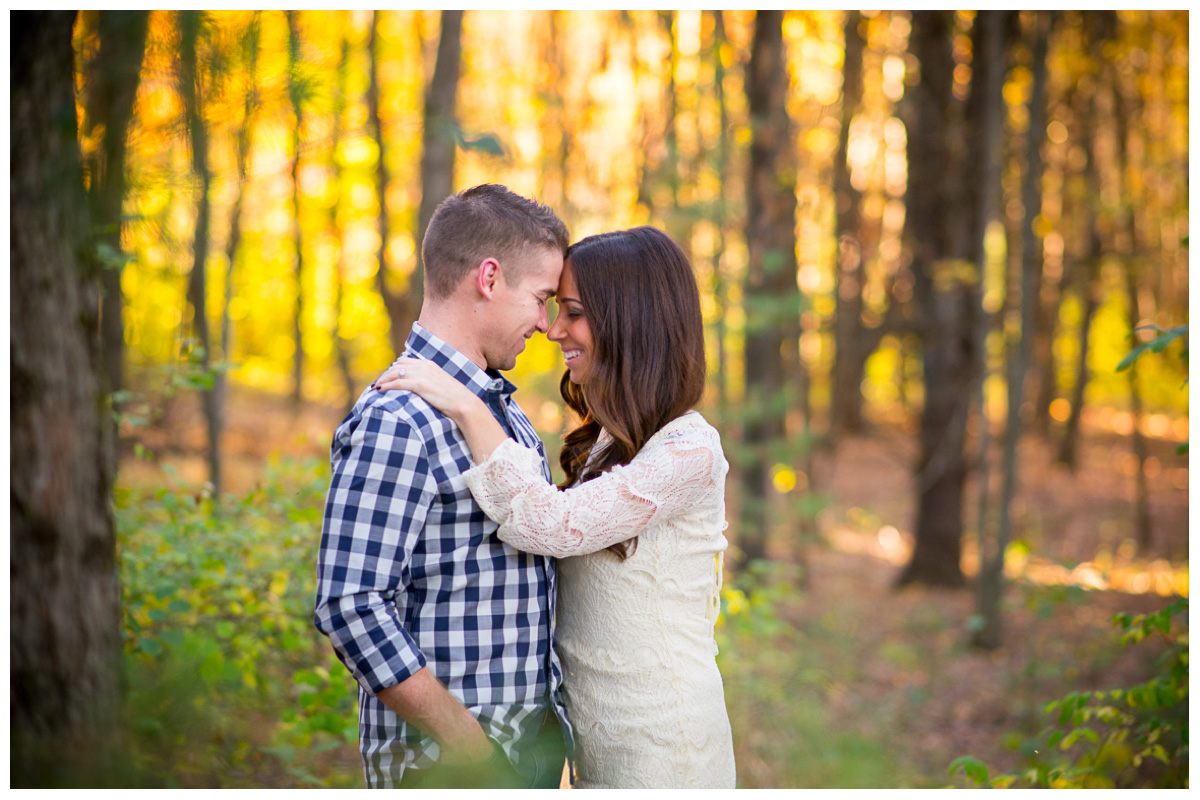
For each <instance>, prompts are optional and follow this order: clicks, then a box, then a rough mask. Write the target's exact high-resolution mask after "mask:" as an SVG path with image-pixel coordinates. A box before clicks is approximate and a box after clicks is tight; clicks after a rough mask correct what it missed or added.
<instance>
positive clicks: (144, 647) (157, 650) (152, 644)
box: [138, 636, 163, 656]
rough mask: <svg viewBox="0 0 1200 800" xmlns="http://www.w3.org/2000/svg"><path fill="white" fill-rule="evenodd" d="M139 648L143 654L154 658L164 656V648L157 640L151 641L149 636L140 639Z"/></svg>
mask: <svg viewBox="0 0 1200 800" xmlns="http://www.w3.org/2000/svg"><path fill="white" fill-rule="evenodd" d="M138 648H140V649H141V651H142V652H143V653H149V654H150V655H152V656H157V655H162V651H163V646H162V644H161V643H160V642H159V641H158V640H157V639H151V638H150V637H148V636H143V637H142V638H141V639H138Z"/></svg>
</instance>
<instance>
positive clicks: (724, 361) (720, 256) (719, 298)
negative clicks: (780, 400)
mask: <svg viewBox="0 0 1200 800" xmlns="http://www.w3.org/2000/svg"><path fill="white" fill-rule="evenodd" d="M705 13H707V14H711V15H712V19H713V41H712V52H711V54H710V58H712V61H713V84H714V88H715V91H716V94H717V115H718V119H719V124H718V126H717V182H718V185H720V186H722V187H724V186H727V185H728V181H727V178H728V175H729V109H728V107H727V105H726V101H725V62H724V61H723V60H722V57H721V51H722V50H723V49H724V47H725V46H726V44H727V43H728V41H729V40H728V37H727V36H726V34H725V14H724V12H723V11H707V12H705ZM715 203H716V213H715V215H714V220H713V222H714V225H715V227H716V234H717V243H716V247H715V249H714V252H713V263H712V270H713V296H714V298H715V299H716V303H717V319H716V331H715V334H714V336H715V338H716V340H717V341H716V344H717V375H716V380H717V410H718V416H719V417H720V419H721V421H722V422H726V421H727V420H728V417H729V356H728V353H727V352H726V349H725V338H726V336H727V331H726V327H725V312H726V309H728V308H729V290H728V288H727V286H726V284H725V271H724V260H725V224H726V222H727V221H728V218H729V209H728V207H727V204H726V202H725V199H724V197H723V196H721V197H718V198H716V200H715Z"/></svg>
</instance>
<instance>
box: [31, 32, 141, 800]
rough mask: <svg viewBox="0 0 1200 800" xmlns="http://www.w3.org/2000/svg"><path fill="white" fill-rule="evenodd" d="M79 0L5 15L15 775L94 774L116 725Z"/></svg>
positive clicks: (116, 667) (59, 777) (116, 636)
mask: <svg viewBox="0 0 1200 800" xmlns="http://www.w3.org/2000/svg"><path fill="white" fill-rule="evenodd" d="M74 20H75V12H74V11H49V12H47V11H36V12H24V11H14V12H12V13H11V15H10V18H9V23H10V26H11V30H10V36H11V38H10V42H11V55H10V66H11V76H10V90H11V101H10V102H11V112H12V115H11V127H10V142H9V145H10V148H9V155H10V157H11V169H10V179H11V182H10V189H9V191H10V201H11V203H10V219H9V222H10V234H11V251H10V256H11V271H10V274H9V289H10V292H11V298H10V307H9V311H10V321H9V325H10V327H9V334H10V350H9V355H10V364H9V371H10V389H9V400H10V428H9V431H10V442H9V445H10V459H11V464H12V467H13V468H12V471H11V476H10V484H9V494H10V512H11V516H10V533H9V546H10V553H9V561H10V581H11V583H10V594H9V599H10V609H9V691H10V699H9V719H10V725H11V731H10V733H11V736H12V741H11V744H10V754H11V756H12V767H11V773H10V775H9V778H10V781H11V783H12V785H13V786H14V787H39V786H40V787H44V786H54V785H58V786H71V785H83V786H89V785H90V786H96V785H100V783H101V781H100V779H99V778H98V777H97V776H96V774H94V773H90V772H89V766H97V765H99V766H101V767H103V766H106V765H107V764H108V763H110V761H111V760H110V758H109V754H110V752H111V749H112V748H114V747H115V746H116V745H118V744H119V743H120V741H121V738H122V735H121V727H120V725H119V724H117V720H118V719H119V706H120V692H121V690H120V657H121V609H120V582H119V577H118V572H117V549H116V532H115V529H114V524H113V516H112V507H111V502H112V480H113V473H114V467H115V454H114V452H113V448H112V427H111V425H110V424H109V420H108V416H107V405H106V403H105V398H104V378H103V375H102V355H101V341H100V336H99V320H98V319H97V314H96V311H97V309H98V308H99V301H100V291H99V282H100V276H99V269H98V265H97V264H96V263H94V262H91V263H89V262H84V261H83V260H81V254H84V253H86V252H88V250H89V247H88V246H89V243H90V236H89V234H90V230H89V226H90V221H89V218H88V203H87V197H86V194H85V192H84V188H83V172H82V160H81V155H80V152H79V144H78V139H77V128H76V115H75V86H74V52H73V50H72V42H71V37H72V34H71V31H72V25H73V23H74Z"/></svg>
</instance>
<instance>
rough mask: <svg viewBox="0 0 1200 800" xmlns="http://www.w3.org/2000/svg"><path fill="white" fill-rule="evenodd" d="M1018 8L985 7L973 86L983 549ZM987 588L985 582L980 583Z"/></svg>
mask: <svg viewBox="0 0 1200 800" xmlns="http://www.w3.org/2000/svg"><path fill="white" fill-rule="evenodd" d="M1009 13H1012V12H1007V11H1004V12H1000V11H980V12H979V13H978V16H977V17H976V28H974V31H973V40H974V41H973V53H974V59H973V61H972V88H971V101H970V106H968V112H967V113H968V116H970V119H971V120H972V121H974V120H978V122H979V128H980V130H978V131H977V133H976V136H974V138H973V142H974V143H976V146H977V148H978V150H977V151H976V155H973V156H972V161H973V162H974V163H978V164H980V166H982V169H983V176H982V182H980V190H979V206H978V213H979V217H978V223H977V225H978V227H977V228H976V230H974V236H973V237H972V242H971V245H972V247H973V251H974V264H976V271H977V272H978V275H979V287H980V288H979V303H980V305H979V311H978V313H979V325H978V326H977V327H976V331H977V337H976V348H977V351H978V355H979V361H978V371H977V374H978V377H977V379H976V383H974V390H973V391H974V393H976V397H977V398H978V401H979V409H978V415H979V416H978V420H979V450H978V453H977V458H976V482H977V485H978V497H979V500H978V509H977V513H976V536H977V540H978V542H979V551H980V552H983V549H984V542H986V541H988V513H989V511H988V509H989V505H990V498H991V475H990V461H989V459H990V456H989V452H990V450H991V425H990V421H989V419H988V396H986V392H985V391H984V385H985V383H986V380H988V335H989V332H990V330H991V325H990V320H989V318H988V312H986V309H985V308H984V307H983V295H984V293H983V279H984V275H986V271H988V253H986V251H985V248H984V239H985V236H986V233H988V225H989V224H990V223H991V221H992V218H995V216H996V213H997V210H998V206H1000V198H1001V192H1002V190H1001V184H1000V172H1001V157H1002V146H1001V145H1002V138H1003V133H1004V114H1006V108H1004V95H1003V88H1004V73H1006V67H1004V38H1006V37H1004V29H1006V26H1007V23H1006V16H1007V14H1009ZM980 588H982V584H980ZM990 602H991V597H990V596H989V597H985V596H983V595H980V597H979V607H980V608H983V607H985V606H989V604H990Z"/></svg>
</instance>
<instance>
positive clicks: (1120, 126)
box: [1109, 69, 1151, 551]
mask: <svg viewBox="0 0 1200 800" xmlns="http://www.w3.org/2000/svg"><path fill="white" fill-rule="evenodd" d="M1109 75H1110V77H1111V86H1112V93H1113V111H1114V117H1115V121H1116V128H1117V132H1116V149H1117V170H1118V178H1119V181H1120V186H1121V197H1122V209H1123V213H1122V214H1121V220H1120V226H1121V228H1122V229H1123V231H1124V234H1125V235H1124V241H1123V245H1122V246H1121V247H1120V248H1119V249H1120V250H1121V255H1122V257H1123V260H1124V262H1125V294H1126V297H1127V298H1128V319H1129V329H1130V331H1131V332H1132V331H1135V330H1137V327H1138V325H1140V324H1142V322H1141V319H1142V314H1141V308H1140V302H1139V298H1138V286H1137V281H1138V271H1139V270H1138V261H1139V260H1140V259H1141V258H1142V257H1143V253H1142V247H1141V245H1140V242H1139V238H1138V236H1139V235H1138V227H1137V217H1136V215H1135V212H1134V207H1135V198H1134V192H1133V187H1132V186H1131V183H1132V181H1131V180H1130V165H1129V122H1128V115H1129V114H1130V113H1132V112H1133V109H1131V108H1129V105H1130V104H1128V103H1127V102H1126V99H1125V95H1124V90H1123V87H1122V85H1121V79H1120V76H1119V75H1118V74H1117V73H1116V71H1115V70H1112V69H1110V70H1109ZM1129 410H1130V413H1131V414H1132V415H1133V425H1132V428H1133V430H1132V432H1131V434H1130V442H1131V444H1132V448H1133V456H1134V459H1135V462H1136V472H1135V474H1134V500H1133V503H1134V509H1133V511H1134V516H1133V522H1134V529H1135V531H1136V534H1137V542H1138V549H1139V550H1142V551H1145V550H1146V549H1147V548H1148V547H1149V546H1150V542H1151V523H1150V489H1149V486H1148V485H1147V483H1146V458H1147V455H1148V454H1147V451H1146V437H1145V436H1144V435H1143V434H1142V392H1141V388H1140V387H1139V385H1138V365H1137V362H1136V361H1135V362H1134V363H1133V364H1131V365H1130V367H1129Z"/></svg>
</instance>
